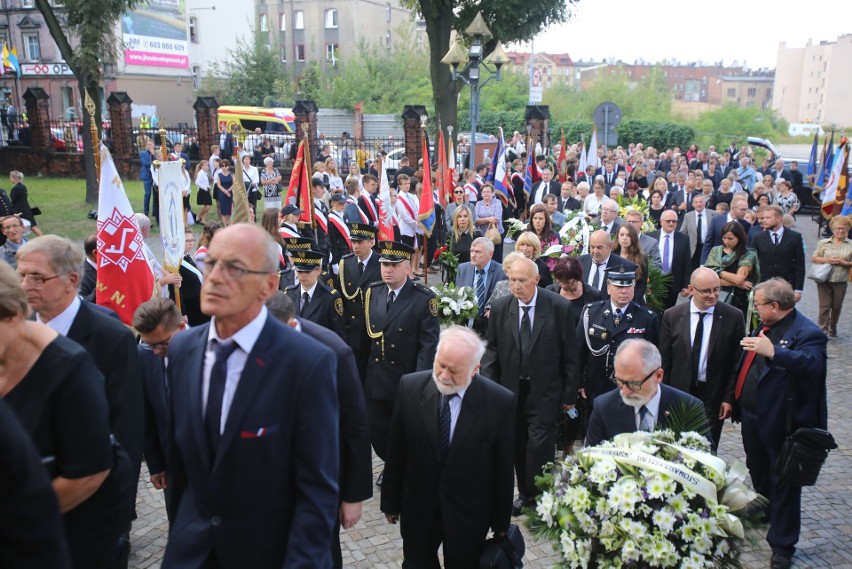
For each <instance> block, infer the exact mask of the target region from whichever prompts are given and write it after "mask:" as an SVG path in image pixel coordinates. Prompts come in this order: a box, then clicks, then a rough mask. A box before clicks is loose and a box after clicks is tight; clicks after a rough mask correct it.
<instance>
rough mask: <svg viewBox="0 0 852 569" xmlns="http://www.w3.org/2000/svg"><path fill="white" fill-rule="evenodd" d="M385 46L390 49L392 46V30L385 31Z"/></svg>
mask: <svg viewBox="0 0 852 569" xmlns="http://www.w3.org/2000/svg"><path fill="white" fill-rule="evenodd" d="M385 47H386V48H388V49H390V47H391V33H390V30H388V31H386V32H385Z"/></svg>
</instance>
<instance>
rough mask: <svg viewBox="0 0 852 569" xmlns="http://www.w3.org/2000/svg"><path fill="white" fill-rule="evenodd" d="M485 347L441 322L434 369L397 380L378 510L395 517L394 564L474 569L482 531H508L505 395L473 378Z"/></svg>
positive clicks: (508, 399) (509, 439)
mask: <svg viewBox="0 0 852 569" xmlns="http://www.w3.org/2000/svg"><path fill="white" fill-rule="evenodd" d="M484 353H485V342H484V341H483V340H482V339H480V338H479V336H477V335H476V333H475V332H473V331H471V330H470V329H468V328H465V327H462V326H451V327H449V328H447V329H446V330H444V331H443V332H442V333H441V337H440V340H439V341H438V349H437V352H436V354H435V361H434V366H433V369H432V370H431V371H429V370H427V371H421V372H416V373H412V374H408V375H405V376H403V377H402V381H401V383H400V386H399V391H398V394H397V399H396V406H395V407H394V413H393V420H392V423H391V432H390V440H389V442H388V447H387V456H386V461H385V474H384V481H383V484H382V503H381V509H382V512H384V514H385V517H386V518H387V520H388V522H390V523H392V524H395V523H397V521H400V520H401V534H402V550H403V556H404V560H405V561H404V566H406V567H407V566H411V567H438V547H439V546H440V545H441V543H443V546H444V547H443V554H444V564H445V565H444V566H445V567H478V566H479V558H480V556H481V554H482V546H483V544H484V543H485V540H486V538H487V537H488V530H489V528H490V529H491V530H492V531H493V532H494V533H495V534H497V535H502V534H505V532H506V531H507V530H508V529H509V521H510V518H511V512H512V494H513V490H514V472H513V466H514V439H513V437H514V432H515V425H514V420H513V419H514V416H515V412H514V411H515V395H514V394H513V393H512V392H511V391H509V390H508V389H506V388H504V387H501V386H500V385H498V384H496V383H494V382H493V381H491V380H489V379H487V378H485V377H483V376H481V375H479V374H478V373H477V372H478V371H479V366H480V363H479V362H480V360H481V359H482V355H483V354H484Z"/></svg>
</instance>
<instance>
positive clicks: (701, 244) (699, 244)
mask: <svg viewBox="0 0 852 569" xmlns="http://www.w3.org/2000/svg"><path fill="white" fill-rule="evenodd" d="M695 216H696V217H697V218H698V226H697V227H696V228H695V236H696V237H697V239H696V241H697V243H696V244H695V248H696V249H698V248H699V247H701V248H703V247H704V239H702V238H701V218H702V217H704V216H703V215H701V214H700V213H696V214H695Z"/></svg>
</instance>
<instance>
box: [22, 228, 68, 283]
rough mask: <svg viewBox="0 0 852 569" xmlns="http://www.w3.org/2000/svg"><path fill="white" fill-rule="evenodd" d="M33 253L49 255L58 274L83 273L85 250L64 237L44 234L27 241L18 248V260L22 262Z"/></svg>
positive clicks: (48, 257) (51, 264)
mask: <svg viewBox="0 0 852 569" xmlns="http://www.w3.org/2000/svg"><path fill="white" fill-rule="evenodd" d="M33 253H41V254H42V255H44V256H45V257H47V263H48V264H49V265H50V268H51V269H53V270H54V271H56V274H57V275H68V274H70V273H76V274H78V275H79V274H81V273H82V270H83V251H82V250H81V249H80V247H77V246H76V245H74V243H72V242H71V241H69V240H68V239H65V238H64V237H59V236H58V235H43V236H41V237H36V238H35V239H32V240H30V241H27V242H26V243H24V244H23V245H22V246H21V248H20V249H18V254H17V259H18V262H19V263H20V262H21V261H23V260H25V258H26V257H27V256H28V255H31V254H33Z"/></svg>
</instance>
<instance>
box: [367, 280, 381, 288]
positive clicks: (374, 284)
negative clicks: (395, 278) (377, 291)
mask: <svg viewBox="0 0 852 569" xmlns="http://www.w3.org/2000/svg"><path fill="white" fill-rule="evenodd" d="M383 284H385V281H376V282H374V283H370V284H368V285H367V286H368V287H370V288H374V287H377V286H379V285H383Z"/></svg>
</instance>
